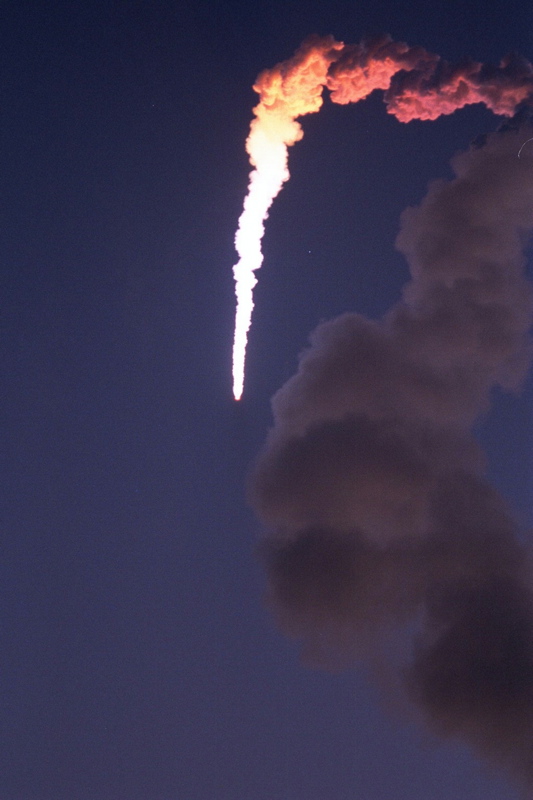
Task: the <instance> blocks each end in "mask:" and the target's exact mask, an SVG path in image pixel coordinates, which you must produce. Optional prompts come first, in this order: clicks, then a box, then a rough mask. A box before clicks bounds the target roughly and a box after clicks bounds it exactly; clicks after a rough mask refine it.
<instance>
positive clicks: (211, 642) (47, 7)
mask: <svg viewBox="0 0 533 800" xmlns="http://www.w3.org/2000/svg"><path fill="white" fill-rule="evenodd" d="M2 18H3V19H2V32H1V34H0V36H1V40H2V42H1V43H2V47H1V49H0V59H1V62H2V71H1V73H2V77H1V84H0V86H1V92H2V101H1V104H2V114H1V116H2V122H1V137H2V141H1V152H2V159H1V168H0V169H1V178H0V184H1V186H2V190H1V193H0V203H1V205H2V209H1V218H2V224H1V228H2V235H1V236H0V247H1V257H0V264H1V276H2V315H1V316H2V333H1V337H0V348H1V358H2V374H3V378H2V407H3V412H2V417H3V421H4V424H3V426H2V429H3V433H2V445H1V448H0V454H1V459H2V492H1V525H2V533H1V537H2V556H1V561H0V597H1V605H0V659H1V673H0V674H1V704H2V710H1V713H0V737H1V743H0V800H243V799H244V798H246V800H396V799H397V798H398V797H402V798H409V800H418V799H419V798H420V799H421V798H424V799H426V798H428V797H430V798H432V800H457V798H461V800H481V798H483V800H502V798H506V800H514V798H515V797H517V795H515V794H514V793H513V790H512V789H511V788H510V787H509V786H508V785H507V784H506V783H505V782H504V780H503V778H502V777H501V776H499V775H497V774H493V773H491V772H489V771H488V770H487V768H486V767H485V766H483V765H481V764H480V763H479V762H477V761H476V760H474V759H473V758H471V757H470V756H469V754H468V753H467V752H466V750H464V749H463V748H462V747H461V746H460V745H459V744H458V743H454V742H449V743H444V744H443V743H439V742H437V741H436V740H433V739H428V737H427V735H426V734H425V733H424V732H423V731H422V730H421V729H419V728H417V727H416V726H414V725H413V724H411V723H409V722H407V721H406V720H405V719H404V717H403V716H402V714H401V713H400V711H399V710H398V711H394V710H392V713H391V710H390V709H386V708H385V707H384V705H383V703H382V702H381V701H380V700H379V696H378V691H377V690H376V688H375V687H373V686H372V685H371V684H369V683H368V682H367V681H366V678H365V675H364V674H363V673H361V672H357V671H348V672H345V673H343V674H337V675H331V674H328V673H321V672H313V671H311V670H309V669H307V668H306V667H304V666H303V665H302V664H301V663H300V661H299V656H298V649H297V647H296V646H295V645H294V644H293V643H291V642H288V641H287V640H285V639H284V638H283V637H282V636H281V634H279V633H278V631H277V630H276V628H275V626H274V623H273V622H272V620H271V619H270V617H269V614H268V613H267V611H266V610H265V609H264V608H263V604H262V592H263V588H264V578H263V575H262V571H261V567H260V565H259V563H258V561H257V558H256V556H255V546H256V542H257V540H258V537H259V533H260V528H259V524H258V522H257V521H256V520H255V519H254V517H253V514H252V512H251V511H250V510H249V508H248V506H247V503H246V497H245V483H246V476H247V474H248V470H249V465H250V463H251V461H252V460H253V458H254V457H255V455H256V453H257V451H258V449H259V447H260V446H261V444H262V442H263V440H264V438H265V436H266V433H267V430H268V427H269V425H270V408H269V399H270V397H271V395H272V394H273V393H274V392H275V391H276V389H278V388H279V387H280V386H281V384H282V383H283V382H284V381H285V380H286V379H287V378H288V377H289V376H290V375H291V374H292V373H293V372H294V370H295V368H296V364H297V356H298V353H299V352H300V351H301V350H302V348H303V347H304V346H305V344H306V341H307V338H308V335H309V333H310V332H311V330H312V329H313V328H314V327H315V326H316V325H317V324H318V322H320V321H321V320H323V319H329V318H331V317H334V316H336V315H338V314H340V313H342V312H344V311H347V310H358V311H360V312H362V313H364V314H367V315H369V316H379V315H381V314H382V313H384V312H385V311H386V310H387V308H388V307H389V306H390V305H391V304H392V303H394V302H395V301H396V300H397V299H398V296H399V292H400V289H401V286H402V284H403V283H404V282H405V280H406V279H407V276H408V273H407V268H406V266H405V264H404V262H403V259H402V257H401V256H400V255H399V254H398V253H397V252H396V251H395V250H394V239H395V237H396V233H397V230H398V224H399V215H400V213H401V211H402V210H403V209H404V208H405V207H406V206H407V205H409V204H415V203H418V202H420V201H421V199H422V197H423V196H424V194H425V191H426V186H427V183H428V181H429V180H431V179H434V178H439V177H448V176H449V175H450V167H449V159H450V157H451V156H452V155H453V154H454V152H456V151H457V150H459V149H464V148H466V147H467V146H468V144H469V142H470V141H471V140H472V139H473V138H474V137H475V136H476V135H477V134H479V133H481V132H483V131H486V130H493V129H494V128H495V127H496V125H497V121H496V119H495V118H494V117H493V116H492V115H491V114H490V113H489V112H488V111H487V110H486V109H482V108H477V107H475V108H468V109H465V110H463V111H460V112H458V113H456V114H455V115H453V116H451V117H446V118H442V119H440V120H438V121H436V122H434V123H422V122H413V123H410V124H409V125H402V124H400V123H398V122H397V120H396V119H394V118H392V117H390V116H388V115H387V114H386V113H385V108H384V106H383V103H382V101H381V98H380V97H377V96H376V97H374V96H372V97H371V98H370V99H369V100H367V101H365V102H364V103H360V104H359V105H357V106H353V107H346V108H345V107H339V106H333V105H332V104H331V103H326V105H325V108H324V109H323V111H322V112H321V113H320V114H318V115H313V116H312V117H308V118H306V119H305V120H304V122H303V127H304V131H305V138H304V140H303V141H302V142H301V143H299V144H297V145H296V146H295V147H294V149H293V151H292V152H291V156H290V158H291V162H290V168H291V173H292V180H291V181H290V182H289V184H288V185H287V186H286V187H285V189H284V190H283V192H282V194H281V195H280V196H279V198H278V199H277V200H276V202H275V204H274V206H273V209H272V213H271V216H270V219H269V221H268V223H267V231H266V237H265V242H264V252H265V263H264V266H263V268H262V270H261V273H260V274H259V286H258V287H257V290H256V309H255V313H254V319H253V326H252V332H251V337H250V345H249V350H248V368H247V374H246V384H245V394H244V399H243V401H242V402H241V404H239V406H236V405H235V404H234V402H233V400H232V394H231V374H230V373H231V363H230V361H231V345H232V336H233V315H234V297H233V280H232V275H231V267H232V265H233V263H234V261H235V253H234V250H233V237H234V233H235V228H236V224H237V219H238V216H239V214H240V211H241V207H242V200H243V197H244V193H245V190H246V185H247V176H248V171H249V166H248V164H247V160H246V156H245V152H244V140H245V138H246V135H247V130H248V126H249V122H250V118H251V108H252V105H253V104H254V102H255V95H254V93H253V92H252V90H251V85H252V83H253V81H254V79H255V77H256V75H257V73H258V72H259V71H260V70H262V69H264V68H266V67H269V66H273V65H274V64H275V63H276V62H278V61H281V60H284V59H286V58H288V57H289V56H290V55H291V54H292V52H293V51H294V50H295V49H296V47H297V46H298V45H299V44H300V42H301V40H302V39H303V38H305V36H307V35H308V34H311V33H319V34H328V33H331V34H333V35H334V36H335V37H336V38H337V39H339V40H344V41H346V42H357V41H359V40H360V39H361V38H362V37H363V36H365V35H370V34H375V33H379V32H388V33H390V34H391V35H392V36H393V38H394V39H397V40H405V41H407V42H409V43H410V44H419V45H421V46H423V47H425V48H426V49H428V50H430V51H432V52H435V53H438V54H440V55H441V56H442V57H444V58H447V59H450V60H453V59H458V58H461V57H463V56H467V55H468V56H471V57H473V58H475V59H478V60H480V61H491V60H492V61H498V60H499V58H500V57H501V56H503V55H504V54H506V53H507V52H508V51H510V50H516V51H518V52H520V53H522V54H523V55H524V56H525V57H526V58H529V59H530V60H532V59H533V34H532V33H531V31H532V30H533V12H531V11H529V10H527V8H526V4H525V3H523V2H515V0H509V1H508V2H503V0H501V1H500V2H492V3H479V4H476V3H468V4H465V3H464V2H455V1H454V2H450V1H449V0H447V1H446V2H444V1H443V0H441V2H437V3H433V4H431V5H430V4H428V3H422V2H419V1H418V0H417V2H414V3H413V2H391V3H379V2H378V3H368V4H367V5H366V6H363V5H361V4H356V3H348V2H345V1H343V2H340V1H338V2H330V3H325V2H316V1H314V2H313V1H312V0H311V2H306V3H300V2H280V1H279V0H275V1H274V2H266V1H265V0H257V2H255V3H245V2H243V1H242V0H241V2H231V0H229V1H228V2H222V0H221V1H220V2H216V0H205V1H203V0H198V1H197V2H195V3H190V4H189V3H180V2H169V1H168V0H159V1H157V0H156V1H155V2H126V1H125V0H124V1H123V2H118V1H117V2H83V0H81V1H80V2H77V3H68V2H47V3H44V2H33V3H27V2H24V0H19V2H17V3H11V2H5V3H3V4H2ZM532 399H533V388H532V386H531V382H530V383H529V384H528V387H527V389H526V392H525V394H524V395H523V397H522V398H519V399H517V398H507V397H506V398H501V397H497V398H495V408H494V412H493V415H492V417H491V418H490V419H488V420H487V421H486V423H485V425H484V426H483V428H482V429H480V436H481V438H482V440H483V442H484V444H485V446H486V447H487V449H488V452H489V457H490V459H491V467H490V473H491V476H492V478H493V479H494V481H495V482H496V484H497V485H498V486H499V487H500V488H501V489H502V490H503V491H504V492H505V493H506V495H507V497H508V498H509V499H510V501H511V502H512V503H513V504H514V507H515V508H516V510H517V514H518V517H519V519H520V521H521V522H522V524H523V525H524V526H525V525H527V524H531V523H532V521H533V520H532V518H531V512H530V508H531V495H532V491H533V470H532V461H531V458H532V457H531V437H530V433H531V423H532V420H531V400H532Z"/></svg>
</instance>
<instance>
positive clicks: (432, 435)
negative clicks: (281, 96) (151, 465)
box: [251, 59, 533, 796]
mask: <svg viewBox="0 0 533 800" xmlns="http://www.w3.org/2000/svg"><path fill="white" fill-rule="evenodd" d="M429 61H430V60H429V59H428V63H429ZM371 63H373V62H372V61H371ZM340 64H341V62H340V60H339V61H338V62H337V64H336V65H335V69H337V70H338V69H340ZM503 69H504V71H505V70H507V67H504V68H503ZM468 70H469V72H468V74H469V75H472V69H471V67H470V66H469V67H468ZM420 72H421V73H422V70H420ZM452 72H453V71H452ZM444 74H445V77H446V80H448V76H449V75H450V71H449V70H444ZM476 74H478V75H479V71H478V72H477V73H476ZM506 76H507V73H505V76H503V77H502V80H501V82H500V83H501V85H506V83H505V82H506V80H507V77H506ZM504 78H505V79H504ZM413 80H414V79H413ZM419 80H421V78H419V77H417V79H416V81H415V83H416V82H417V81H419ZM424 80H427V78H424ZM454 80H455V78H454ZM410 85H411V86H412V85H413V84H410ZM417 85H419V84H417ZM395 91H396V90H395ZM398 91H400V92H403V93H404V94H403V95H402V96H404V97H408V96H410V95H409V94H408V93H407V94H406V93H405V82H404V79H403V78H402V81H401V83H400V82H399V83H398ZM498 91H499V90H498ZM505 92H507V89H505ZM394 96H395V98H396V99H395V101H394V104H393V103H392V99H391V101H390V102H391V108H392V107H394V108H403V109H405V108H406V106H405V104H403V105H402V104H401V103H399V102H398V99H397V98H398V97H399V96H400V95H399V94H397V95H394ZM495 96H496V95H495V92H493V93H492V94H491V98H492V100H491V102H492V101H494V97H495ZM508 96H509V95H508V94H506V97H508ZM515 96H516V95H515ZM391 97H392V95H391ZM499 97H500V100H499V101H498V102H500V101H501V95H500V96H499ZM428 98H429V99H428ZM431 98H433V95H432V94H430V95H426V96H425V99H424V104H425V106H424V107H426V108H428V107H429V106H430V105H431V103H432V102H433V100H432V99H431ZM438 102H441V98H440V99H438ZM402 113H403V112H402ZM513 127H514V128H516V126H513V125H511V124H509V125H506V126H504V128H503V129H502V130H501V131H500V132H499V133H496V134H492V135H490V136H488V137H486V138H485V139H484V143H483V146H476V147H472V148H471V149H470V150H469V151H468V152H466V153H463V154H461V155H459V156H457V157H455V158H454V159H453V161H452V165H453V168H454V172H455V178H454V179H453V180H452V181H450V182H444V181H439V182H435V183H433V184H432V185H431V186H430V188H429V191H428V194H427V196H426V198H425V199H424V200H423V202H422V204H421V205H420V207H418V208H410V209H408V210H406V211H405V212H404V213H403V215H402V224H401V231H400V234H399V236H398V239H397V247H398V249H399V250H400V251H401V252H402V253H403V254H404V255H405V256H406V258H407V260H408V262H409V267H410V271H411V281H410V282H409V283H408V284H407V286H406V287H405V289H404V292H403V296H402V299H401V301H400V302H398V303H397V305H395V306H394V307H393V308H392V309H391V310H390V311H389V312H388V313H387V314H386V315H385V317H384V318H383V319H381V320H378V321H372V320H368V319H366V318H364V317H363V316H361V315H359V314H355V313H350V314H344V315H343V316H341V317H339V318H337V319H334V320H332V321H330V322H327V323H323V324H321V325H320V326H319V327H318V328H317V329H316V331H315V332H314V334H313V336H312V344H311V347H310V349H309V350H308V351H307V352H305V353H304V354H303V356H302V357H301V360H300V365H299V369H298V372H297V373H296V375H294V376H293V377H292V378H291V379H290V380H289V381H288V382H287V383H286V384H285V386H283V387H282V388H281V389H280V390H279V391H278V393H277V394H276V395H275V396H274V398H273V403H272V405H273V412H274V427H273V429H272V431H271V432H270V435H269V439H268V441H267V444H266V446H265V448H264V450H263V452H262V454H261V455H260V457H259V459H258V462H257V465H256V468H255V471H254V474H253V478H252V483H251V499H252V503H253V505H254V507H255V509H256V511H257V513H258V514H259V516H260V517H261V519H262V520H263V522H264V523H265V525H266V528H267V530H268V531H269V532H268V534H267V535H266V536H265V539H264V541H263V542H262V545H261V554H262V557H263V559H264V563H265V565H266V569H267V575H268V587H269V588H268V602H269V605H270V606H271V608H272V609H273V611H274V613H275V615H276V617H277V619H278V621H279V624H280V626H281V627H282V629H283V630H284V631H285V632H286V633H287V634H288V635H290V636H292V637H294V638H296V639H298V640H300V641H301V642H302V645H303V650H304V656H305V658H306V659H308V660H309V661H311V662H313V663H315V664H319V665H320V664H321V665H326V666H331V665H333V666H335V665H338V664H341V665H343V664H346V663H353V662H354V661H358V660H365V661H366V662H367V663H369V664H374V665H375V664H376V662H378V663H380V662H381V663H383V661H384V660H386V663H387V664H388V667H387V668H388V670H389V672H392V673H393V674H395V675H396V678H395V682H394V685H395V686H397V685H401V686H403V690H402V691H403V692H404V693H405V696H407V697H408V698H409V699H410V701H411V703H412V707H413V708H414V709H416V710H417V712H418V713H419V714H420V715H421V716H422V717H423V719H424V720H425V722H426V723H427V724H428V725H429V726H430V727H431V729H433V730H434V731H436V732H437V733H438V734H440V735H442V736H456V737H459V738H461V739H463V740H464V741H465V742H467V743H468V744H469V745H470V746H471V747H472V748H474V750H476V751H477V752H478V753H479V754H480V755H482V756H484V757H486V758H489V759H490V760H491V761H492V763H494V764H497V765H499V766H501V767H502V768H504V769H506V770H508V771H509V772H510V773H511V774H512V775H513V776H514V777H515V779H517V780H518V781H521V782H522V783H523V784H524V785H525V786H526V787H528V791H529V792H530V793H531V792H532V791H533V572H532V563H531V555H530V553H529V551H528V550H527V549H526V548H525V546H524V545H523V544H522V543H521V542H520V541H519V539H518V537H517V528H516V524H515V523H514V521H513V519H512V517H511V515H510V513H509V510H508V509H507V507H506V504H505V502H504V501H503V499H502V498H501V496H500V495H499V494H498V492H497V491H496V490H495V489H494V488H493V487H491V486H490V484H489V483H488V482H487V480H486V478H485V477H484V471H485V467H484V457H483V454H482V452H481V451H480V448H479V446H478V445H477V444H476V442H475V440H474V438H473V436H472V433H471V428H472V424H473V422H474V421H475V419H476V417H478V416H479V414H480V412H482V411H484V410H486V409H487V408H488V405H489V399H490V392H491V389H492V388H493V387H494V386H501V387H504V388H507V389H512V388H515V389H516V388H518V387H519V386H520V383H521V381H522V380H523V377H524V375H525V374H526V372H527V369H528V367H529V363H530V356H531V340H530V334H529V331H530V328H531V323H532V318H533V292H532V288H531V286H530V284H529V283H528V282H527V280H526V278H525V276H524V264H525V256H524V248H525V246H526V244H527V242H528V236H529V235H530V233H531V231H532V229H533V148H524V149H523V151H522V153H521V158H520V159H518V158H517V153H518V151H519V150H520V147H521V145H522V144H523V142H524V141H525V140H526V139H527V138H528V137H530V136H532V135H533V129H532V127H531V125H530V124H524V125H523V126H522V127H520V128H518V130H517V129H513ZM385 654H387V655H385ZM528 796H529V795H528Z"/></svg>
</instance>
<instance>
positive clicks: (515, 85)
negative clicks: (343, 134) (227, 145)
mask: <svg viewBox="0 0 533 800" xmlns="http://www.w3.org/2000/svg"><path fill="white" fill-rule="evenodd" d="M324 87H327V88H328V89H329V90H330V92H331V95H330V96H331V100H332V101H333V102H334V103H340V104H346V103H355V102H357V101H358V100H362V99H364V98H365V97H367V96H368V95H369V94H370V93H371V92H373V91H374V89H383V90H385V102H386V105H387V111H388V112H389V113H390V114H394V116H396V117H397V118H398V119H399V120H400V121H401V122H409V121H410V120H412V119H436V118H437V117H439V116H440V115H441V114H451V113H452V112H453V111H455V110H457V109H458V108H462V107H463V106H465V105H468V104H471V103H485V105H486V106H488V108H490V109H492V110H493V111H494V112H495V113H496V114H503V115H508V116H510V115H512V114H513V113H514V111H515V109H516V107H517V105H518V104H519V103H520V102H521V101H523V100H525V99H526V98H527V97H529V96H530V95H531V91H532V87H533V68H532V66H531V64H529V63H528V62H527V61H525V60H523V59H521V58H519V57H518V56H514V55H511V56H508V57H506V58H505V59H503V60H502V62H501V63H500V65H499V66H498V67H493V66H487V65H483V64H480V63H478V62H475V61H469V60H468V61H463V62H461V63H460V64H449V63H447V62H446V61H442V60H441V59H440V58H439V57H438V56H436V55H433V54H432V53H428V52H427V51H425V50H424V49H423V48H421V47H408V46H407V45H406V44H404V43H401V42H393V41H392V39H391V38H390V37H388V36H383V37H381V38H379V39H375V40H373V41H369V42H362V43H360V44H357V45H345V44H343V43H342V42H336V41H335V40H334V39H333V37H331V36H327V37H323V38H319V37H312V38H310V39H308V40H307V41H306V42H304V44H303V45H302V46H301V47H300V49H299V50H298V51H297V52H296V53H295V55H294V56H293V57H292V58H291V59H289V60H288V61H284V62H283V63H281V64H278V65H277V66H276V67H274V68H273V69H271V70H265V71H264V72H262V73H261V74H260V75H259V77H258V78H257V81H256V83H255V85H254V87H253V88H254V90H255V91H256V92H257V93H258V94H259V97H260V100H259V104H258V105H257V106H256V107H255V108H254V114H255V119H253V120H252V123H251V125H250V134H249V136H248V139H247V140H246V151H247V153H248V155H249V157H250V163H251V164H252V166H253V167H254V169H253V170H252V172H251V174H250V183H249V187H248V194H247V196H246V198H245V200H244V210H243V212H242V214H241V216H240V219H239V224H238V229H237V233H236V235H235V249H236V250H237V253H238V255H239V260H238V262H237V264H236V265H235V266H234V268H233V275H234V278H235V294H236V297H237V310H236V315H235V336H234V343H233V396H234V397H235V400H240V398H241V396H242V392H243V386H244V363H245V356H246V344H247V337H248V330H249V328H250V324H251V318H252V310H253V306H254V304H253V289H254V286H255V285H256V283H257V279H256V277H255V272H256V270H258V269H259V268H260V266H261V264H262V261H263V254H262V252H261V239H262V238H263V234H264V221H265V219H266V218H267V216H268V211H269V209H270V206H271V205H272V202H273V200H274V198H275V197H276V195H277V194H278V193H279V191H280V190H281V188H282V186H283V183H284V182H285V181H287V180H288V179H289V170H288V167H287V160H288V147H290V146H291V145H293V144H294V143H295V142H297V141H299V140H300V139H301V138H302V137H303V131H302V128H301V125H300V124H299V123H298V122H297V118H298V117H301V116H304V115H305V114H310V113H313V112H316V111H319V109H320V107H321V106H322V102H323V100H322V90H323V88H324Z"/></svg>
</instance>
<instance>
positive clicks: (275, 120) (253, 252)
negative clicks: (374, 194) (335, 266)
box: [233, 38, 343, 400]
mask: <svg viewBox="0 0 533 800" xmlns="http://www.w3.org/2000/svg"><path fill="white" fill-rule="evenodd" d="M342 46H343V45H342V44H339V43H337V42H334V41H333V39H331V38H327V39H324V40H321V41H317V42H312V43H309V44H308V45H306V46H304V47H302V49H301V50H300V51H299V52H298V53H297V54H296V55H295V57H294V59H293V60H292V61H291V62H290V64H283V65H278V67H275V68H274V69H273V70H266V71H265V72H263V73H261V75H260V76H259V77H258V79H257V83H256V84H255V86H254V90H255V91H256V92H257V93H258V94H259V95H260V97H261V100H260V103H259V105H258V106H257V107H256V108H254V114H255V119H254V120H253V121H252V124H251V126H250V135H249V136H248V139H247V140H246V151H247V153H248V155H249V156H250V163H251V164H252V166H253V167H255V169H254V170H253V171H252V173H251V175H250V184H249V187H248V194H247V196H246V198H245V200H244V210H243V212H242V214H241V216H240V219H239V226H238V229H237V233H236V234H235V249H236V250H237V253H238V254H239V261H238V263H237V264H236V265H235V266H234V267H233V275H234V278H235V294H236V296H237V312H236V316H235V339H234V342H233V396H234V397H235V400H240V399H241V396H242V392H243V386H244V361H245V357H246V344H247V338H248V331H249V329H250V324H251V319H252V310H253V307H254V302H253V289H254V286H255V285H256V283H257V278H256V277H255V274H254V273H255V271H256V270H258V269H259V267H260V266H261V264H262V262H263V254H262V252H261V239H262V238H263V234H264V232H265V226H264V221H265V219H266V218H267V217H268V211H269V208H270V206H271V205H272V201H273V200H274V198H275V197H276V195H277V194H278V193H279V191H280V189H281V187H282V186H283V183H284V182H285V181H286V180H288V179H289V170H288V168H287V158H288V152H287V148H288V147H289V146H290V145H292V144H294V143H295V142H297V141H298V140H299V139H301V138H302V136H303V131H302V129H301V127H300V125H299V123H298V122H296V117H299V116H301V115H303V114H309V113H311V112H313V111H318V110H319V108H320V106H321V105H322V97H321V94H322V87H323V86H324V83H325V81H326V75H327V71H328V67H329V65H330V64H331V62H332V61H333V60H334V58H335V55H332V54H334V53H335V50H338V49H339V48H342Z"/></svg>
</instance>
